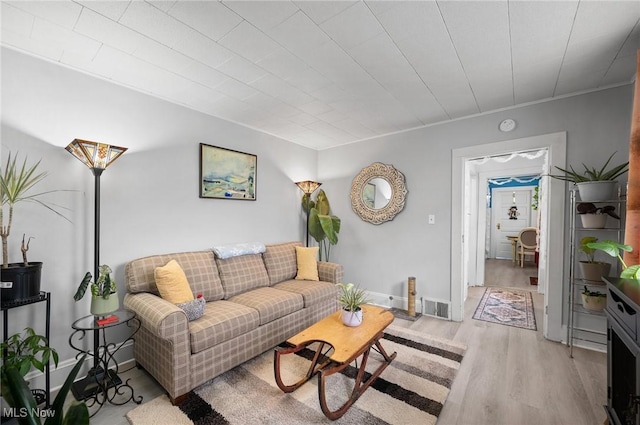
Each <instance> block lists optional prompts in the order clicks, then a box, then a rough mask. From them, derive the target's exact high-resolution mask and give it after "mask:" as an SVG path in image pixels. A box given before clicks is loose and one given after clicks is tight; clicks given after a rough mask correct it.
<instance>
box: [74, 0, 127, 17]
mask: <svg viewBox="0 0 640 425" xmlns="http://www.w3.org/2000/svg"><path fill="white" fill-rule="evenodd" d="M76 2H77V3H80V4H81V5H83V6H84V7H85V8H88V9H91V10H93V11H94V12H96V13H99V14H100V15H102V16H105V17H107V18H109V19H111V20H114V21H117V20H118V19H120V18H121V17H122V14H123V13H124V11H125V10H127V7H129V2H128V1H100V0H89V1H86V0H76Z"/></svg>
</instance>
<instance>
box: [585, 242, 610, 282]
mask: <svg viewBox="0 0 640 425" xmlns="http://www.w3.org/2000/svg"><path fill="white" fill-rule="evenodd" d="M597 241H598V238H596V237H595V236H585V237H584V238H582V239H580V247H579V249H580V251H582V252H583V253H584V254H585V255H586V256H587V261H580V263H579V264H580V270H581V271H582V277H583V279H584V280H586V281H589V282H593V283H595V284H600V285H603V284H604V282H602V277H603V276H608V275H609V270H611V264H610V263H606V262H603V261H596V260H595V254H596V249H595V248H591V247H590V246H589V244H590V243H593V242H597Z"/></svg>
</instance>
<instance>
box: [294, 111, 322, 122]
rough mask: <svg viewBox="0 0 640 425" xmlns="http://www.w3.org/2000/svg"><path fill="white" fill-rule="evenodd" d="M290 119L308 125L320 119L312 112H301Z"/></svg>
mask: <svg viewBox="0 0 640 425" xmlns="http://www.w3.org/2000/svg"><path fill="white" fill-rule="evenodd" d="M289 119H290V120H291V121H293V122H294V123H296V124H298V125H307V124H311V123H312V122H316V121H318V119H317V118H316V117H314V116H313V115H311V114H307V113H306V112H301V113H299V114H298V115H294V116H291V117H289Z"/></svg>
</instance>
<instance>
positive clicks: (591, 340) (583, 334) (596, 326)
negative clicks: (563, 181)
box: [567, 190, 626, 357]
mask: <svg viewBox="0 0 640 425" xmlns="http://www.w3.org/2000/svg"><path fill="white" fill-rule="evenodd" d="M570 199H571V214H570V216H569V297H568V298H569V317H568V324H567V346H568V347H569V356H571V357H573V347H574V345H576V341H579V342H578V345H580V346H582V347H585V348H592V349H599V350H602V351H606V348H607V318H606V316H605V314H604V311H603V312H594V311H590V310H587V309H585V308H584V307H582V298H581V296H580V293H581V292H582V291H583V290H584V287H585V286H589V287H594V286H597V287H598V288H599V289H601V290H602V292H603V293H605V292H606V287H605V284H604V282H602V284H601V285H599V284H597V283H594V282H591V281H586V280H584V279H583V278H582V276H577V275H576V270H577V267H576V265H577V263H578V261H579V260H580V258H579V255H578V254H579V251H578V248H579V246H580V239H582V238H583V237H584V236H595V237H597V238H598V239H599V240H605V239H610V240H616V241H618V242H623V240H624V223H625V212H626V200H625V199H623V197H619V198H618V199H611V200H602V201H590V202H591V203H592V204H595V205H596V206H597V207H601V206H605V205H613V206H615V207H616V209H615V212H616V214H618V215H619V216H620V220H616V219H614V218H612V217H607V225H606V226H605V228H603V229H587V228H584V227H582V223H581V222H580V220H578V216H579V214H578V212H577V209H576V207H577V205H578V204H579V203H580V202H583V201H580V200H579V199H578V192H577V190H572V191H571V196H570ZM600 254H602V253H600ZM604 256H605V257H606V258H605V257H602V258H600V260H602V261H607V262H609V263H611V271H610V275H612V276H618V275H619V274H620V265H619V264H618V263H619V262H618V261H617V259H615V258H612V257H609V256H607V255H606V254H604ZM600 286H601V288H600Z"/></svg>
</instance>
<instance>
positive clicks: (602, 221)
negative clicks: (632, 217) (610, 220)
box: [580, 214, 608, 229]
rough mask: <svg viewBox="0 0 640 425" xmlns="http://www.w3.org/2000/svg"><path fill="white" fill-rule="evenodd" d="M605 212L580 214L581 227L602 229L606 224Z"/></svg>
mask: <svg viewBox="0 0 640 425" xmlns="http://www.w3.org/2000/svg"><path fill="white" fill-rule="evenodd" d="M607 217H608V215H607V214H580V220H582V227H584V228H585V229H604V226H606V225H607Z"/></svg>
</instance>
